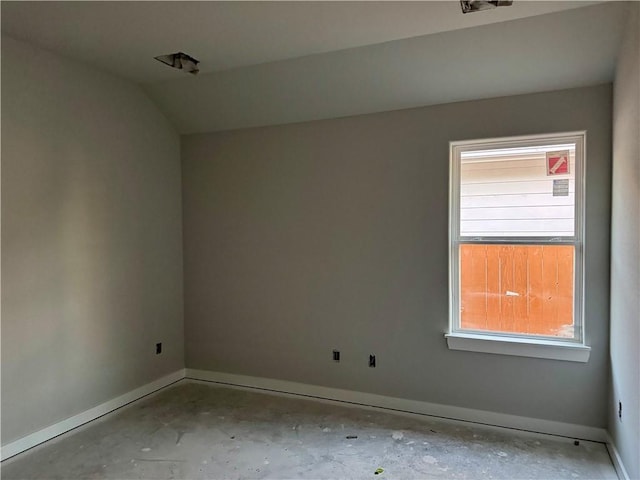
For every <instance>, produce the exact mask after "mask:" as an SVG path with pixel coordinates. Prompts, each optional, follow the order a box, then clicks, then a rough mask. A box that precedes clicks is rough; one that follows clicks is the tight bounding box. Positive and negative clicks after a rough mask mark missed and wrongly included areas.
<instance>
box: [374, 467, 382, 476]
mask: <svg viewBox="0 0 640 480" xmlns="http://www.w3.org/2000/svg"><path fill="white" fill-rule="evenodd" d="M382 472H384V468H376V471H375V472H373V474H374V475H380V474H381V473H382Z"/></svg>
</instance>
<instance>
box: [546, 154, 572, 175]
mask: <svg viewBox="0 0 640 480" xmlns="http://www.w3.org/2000/svg"><path fill="white" fill-rule="evenodd" d="M567 173H569V150H565V151H563V152H547V175H566V174H567Z"/></svg>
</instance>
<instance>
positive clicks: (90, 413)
mask: <svg viewBox="0 0 640 480" xmlns="http://www.w3.org/2000/svg"><path fill="white" fill-rule="evenodd" d="M184 376H185V370H184V369H181V370H178V371H176V372H174V373H171V374H169V375H167V376H164V377H162V378H159V379H158V380H155V381H153V382H151V383H147V384H146V385H143V386H142V387H139V388H136V389H135V390H131V391H130V392H127V393H125V394H124V395H120V396H119V397H117V398H114V399H112V400H109V401H107V402H104V403H102V404H100V405H98V406H97V407H93V408H91V409H89V410H85V411H84V412H82V413H79V414H77V415H74V416H73V417H70V418H67V419H66V420H62V421H61V422H58V423H55V424H53V425H50V426H48V427H46V428H43V429H42V430H38V431H37V432H34V433H31V434H29V435H27V436H25V437H22V438H20V439H18V440H15V441H14V442H11V443H8V444H7V445H3V446H2V450H1V453H0V459H2V460H6V459H7V458H10V457H13V456H14V455H17V454H19V453H21V452H24V451H25V450H28V449H30V448H32V447H35V446H36V445H39V444H41V443H43V442H46V441H47V440H51V439H52V438H55V437H57V436H58V435H62V434H63V433H65V432H68V431H69V430H72V429H74V428H77V427H79V426H81V425H84V424H85V423H87V422H90V421H91V420H95V419H96V418H99V417H101V416H103V415H105V414H107V413H109V412H112V411H114V410H116V409H118V408H120V407H123V406H125V405H127V404H128V403H131V402H133V401H135V400H138V399H140V398H142V397H145V396H147V395H149V394H151V393H154V392H156V391H157V390H160V389H161V388H164V387H166V386H169V385H171V384H172V383H175V382H177V381H179V380H182V379H183V378H184Z"/></svg>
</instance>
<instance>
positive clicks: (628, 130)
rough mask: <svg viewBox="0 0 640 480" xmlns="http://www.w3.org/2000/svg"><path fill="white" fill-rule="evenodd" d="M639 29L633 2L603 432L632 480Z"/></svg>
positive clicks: (638, 362) (620, 132) (639, 366)
mask: <svg viewBox="0 0 640 480" xmlns="http://www.w3.org/2000/svg"><path fill="white" fill-rule="evenodd" d="M639 31H640V6H639V5H638V4H637V3H633V4H632V5H631V7H630V10H629V23H628V25H627V29H626V33H625V38H624V41H623V44H622V48H621V50H620V56H619V58H618V68H617V71H616V80H615V83H614V106H613V200H612V218H611V225H612V231H611V383H612V385H611V398H610V405H609V431H610V432H611V436H612V437H613V439H614V442H615V444H616V446H617V448H618V450H619V452H620V455H621V456H622V459H623V462H624V464H625V467H626V468H627V469H628V473H629V475H630V477H631V478H636V479H638V478H640V313H639V312H640V136H639V134H640V33H639ZM618 402H622V419H619V418H618Z"/></svg>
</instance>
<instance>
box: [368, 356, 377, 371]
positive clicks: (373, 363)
mask: <svg viewBox="0 0 640 480" xmlns="http://www.w3.org/2000/svg"><path fill="white" fill-rule="evenodd" d="M369 366H370V367H371V368H376V356H375V355H369Z"/></svg>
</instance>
